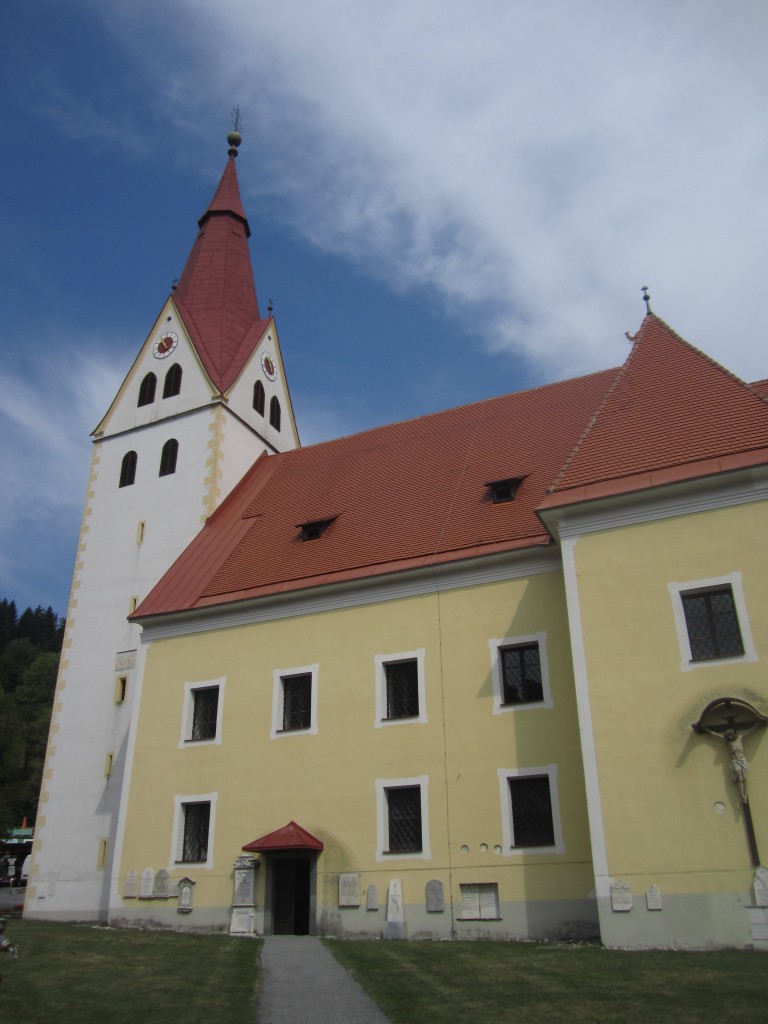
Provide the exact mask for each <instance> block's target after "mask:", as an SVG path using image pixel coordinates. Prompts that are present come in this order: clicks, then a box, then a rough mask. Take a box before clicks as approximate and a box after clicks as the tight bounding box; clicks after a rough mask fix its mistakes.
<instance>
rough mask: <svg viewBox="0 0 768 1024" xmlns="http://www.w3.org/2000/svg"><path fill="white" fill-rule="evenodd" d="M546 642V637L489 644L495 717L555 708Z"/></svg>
mask: <svg viewBox="0 0 768 1024" xmlns="http://www.w3.org/2000/svg"><path fill="white" fill-rule="evenodd" d="M546 641H547V634H546V633H532V634H530V635H529V636H515V637H506V638H505V639H503V640H489V641H488V647H489V650H490V654H491V676H492V681H493V713H494V714H495V715H499V714H502V713H504V712H508V711H514V710H516V709H519V708H529V707H531V708H551V707H552V692H551V690H550V685H549V666H548V661H547V642H546Z"/></svg>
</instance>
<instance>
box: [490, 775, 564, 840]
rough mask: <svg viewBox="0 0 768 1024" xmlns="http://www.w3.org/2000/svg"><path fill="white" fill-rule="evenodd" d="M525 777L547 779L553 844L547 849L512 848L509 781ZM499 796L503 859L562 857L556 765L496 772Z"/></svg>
mask: <svg viewBox="0 0 768 1024" xmlns="http://www.w3.org/2000/svg"><path fill="white" fill-rule="evenodd" d="M528 775H546V776H547V777H548V779H549V801H550V805H551V809H552V832H553V835H554V839H555V841H554V844H553V845H551V846H514V845H513V844H514V838H515V836H514V827H513V821H512V794H511V793H510V789H509V780H510V779H519V778H521V777H523V776H528ZM498 776H499V795H500V797H501V831H502V836H503V840H504V842H503V846H502V854H503V856H505V857H519V856H522V855H524V854H529V853H558V854H559V853H565V844H564V843H563V828H562V823H561V821H560V797H559V795H558V791H557V765H556V764H544V765H539V766H538V767H536V768H499V770H498Z"/></svg>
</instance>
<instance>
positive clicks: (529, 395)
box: [135, 314, 768, 619]
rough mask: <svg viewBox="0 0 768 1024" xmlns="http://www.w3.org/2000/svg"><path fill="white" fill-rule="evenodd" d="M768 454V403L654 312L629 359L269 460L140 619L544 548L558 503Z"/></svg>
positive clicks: (226, 505) (764, 459) (753, 461)
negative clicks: (493, 487)
mask: <svg viewBox="0 0 768 1024" xmlns="http://www.w3.org/2000/svg"><path fill="white" fill-rule="evenodd" d="M759 463H768V402H766V401H765V400H763V399H762V398H761V397H760V395H759V394H758V392H757V391H756V390H754V389H752V388H750V387H749V386H748V385H746V384H743V383H742V382H741V381H739V380H738V379H737V378H736V377H734V376H733V375H732V374H730V373H729V372H728V371H727V370H724V369H723V368H722V367H721V366H719V365H718V364H717V363H715V362H713V361H712V360H711V359H709V358H708V357H707V356H705V355H704V354H703V353H701V352H699V351H698V350H697V349H695V348H693V347H692V346H691V345H689V344H688V343H687V342H685V341H683V339H682V338H680V337H679V336H678V335H677V334H675V333H674V331H672V330H671V329H670V328H669V327H667V325H666V324H665V323H664V322H663V321H662V320H659V319H658V318H657V317H655V316H653V315H652V314H651V315H649V316H647V317H646V318H645V320H644V321H643V324H642V326H641V329H640V331H639V332H638V334H637V335H636V337H635V338H634V339H633V347H632V350H631V352H630V354H629V357H628V359H627V361H626V363H625V364H624V366H623V367H621V368H620V369H612V370H605V371H603V372H602V373H596V374H592V375H590V376H587V377H579V378H576V379H574V380H568V381H561V382H559V383H556V384H550V385H547V386H545V387H540V388H535V389H533V390H530V391H523V392H519V393H517V394H512V395H506V396H504V397H502V398H493V399H489V400H487V401H484V402H478V403H476V404H474V405H467V406H461V407H459V408H456V409H449V410H447V411H446V412H441V413H436V414H434V415H431V416H424V417H422V418H420V419H415V420H409V421H406V422H404V423H396V424H392V425H390V426H385V427H379V428H377V429H375V430H369V431H366V432H365V433H362V434H356V435H353V436H351V437H344V438H341V439H339V440H337V441H329V442H326V443H324V444H318V445H315V446H313V447H309V448H303V449H300V450H297V451H291V452H285V453H283V454H278V455H271V456H266V455H265V456H262V457H261V458H260V459H259V460H258V461H257V462H256V463H255V464H254V465H253V467H252V468H251V470H250V471H249V472H248V473H247V474H246V476H245V477H244V478H243V479H242V480H241V482H240V483H239V484H238V486H237V487H236V488H235V489H234V491H233V492H232V493H231V494H230V496H229V497H228V498H227V499H226V501H224V502H223V503H222V505H221V507H220V508H219V509H218V510H217V512H216V513H215V514H214V515H213V516H212V517H211V518H210V520H209V521H208V523H207V525H206V526H205V527H204V529H203V530H202V531H201V533H200V534H199V535H198V536H197V538H196V539H195V540H194V541H193V542H192V544H191V545H190V547H189V548H188V549H187V550H186V551H185V552H184V553H183V554H182V555H181V557H180V558H179V559H178V561H177V562H176V563H175V564H174V565H173V566H172V567H171V569H170V570H169V571H168V572H167V573H166V574H165V576H164V577H163V578H162V579H161V580H160V582H159V583H158V585H157V586H156V587H155V589H154V590H153V591H152V592H151V593H150V594H149V595H148V597H147V598H146V599H145V600H144V602H143V603H142V604H141V606H140V607H139V609H138V610H137V612H136V614H135V618H138V619H142V618H144V617H147V616H153V615H160V614H164V613H169V612H174V611H183V610H188V609H193V608H205V607H210V606H214V605H220V604H226V603H230V602H234V601H241V600H246V599H249V598H255V597H260V596H266V595H269V594H277V593H283V592H289V591H296V590H300V589H303V588H308V587H315V586H320V585H323V584H330V583H339V582H343V581H348V580H354V579H362V578H366V577H372V576H375V575H382V574H385V573H391V572H395V571H398V570H403V569H410V568H418V567H423V566H429V565H433V564H437V563H441V562H450V561H458V560H460V559H466V558H470V557H473V556H477V555H486V554H493V553H496V552H500V551H510V550H515V549H522V548H531V547H535V546H537V545H545V544H547V543H549V542H550V536H549V534H548V533H547V531H546V530H545V528H544V527H543V525H542V521H541V519H540V518H539V515H538V512H540V511H542V510H544V509H546V508H553V507H557V506H559V505H563V504H568V503H571V502H575V501H584V500H588V499H591V498H595V497H601V496H604V495H609V494H617V493H623V492H628V491H632V490H637V489H639V488H646V487H652V486H658V485H659V484H662V483H669V482H673V481H678V480H683V479H687V478H691V477H694V476H706V475H711V474H716V473H720V472H723V471H724V470H728V469H733V468H739V467H742V466H748V465H757V464H759ZM510 478H521V479H522V483H521V484H520V486H519V488H518V490H517V493H516V495H515V497H514V500H513V501H510V502H506V503H499V504H494V503H493V500H492V496H491V491H490V488H489V487H488V484H489V483H490V482H492V481H500V480H507V479H510ZM553 482H554V483H553ZM320 520H332V521H331V522H330V525H329V526H328V527H327V529H326V530H325V531H324V532H323V533H322V536H321V537H320V538H319V539H317V540H307V541H302V540H301V530H300V526H301V524H305V523H311V522H317V521H320Z"/></svg>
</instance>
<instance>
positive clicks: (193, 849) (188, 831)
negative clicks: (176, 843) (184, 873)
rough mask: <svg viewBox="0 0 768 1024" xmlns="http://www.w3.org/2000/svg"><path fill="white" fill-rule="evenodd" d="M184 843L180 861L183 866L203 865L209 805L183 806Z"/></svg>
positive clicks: (206, 846) (205, 851)
mask: <svg viewBox="0 0 768 1024" xmlns="http://www.w3.org/2000/svg"><path fill="white" fill-rule="evenodd" d="M183 808H184V841H183V844H182V850H181V859H182V861H184V863H185V864H196V863H203V862H204V861H206V860H207V859H208V829H209V827H210V823H211V805H210V803H208V801H206V802H205V803H194V804H184V805H183Z"/></svg>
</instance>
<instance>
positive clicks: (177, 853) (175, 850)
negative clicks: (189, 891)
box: [168, 793, 219, 870]
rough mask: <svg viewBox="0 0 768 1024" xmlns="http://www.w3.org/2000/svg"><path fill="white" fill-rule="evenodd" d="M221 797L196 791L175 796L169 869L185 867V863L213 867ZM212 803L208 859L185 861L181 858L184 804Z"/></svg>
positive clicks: (216, 794) (209, 821)
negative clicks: (218, 802) (217, 808)
mask: <svg viewBox="0 0 768 1024" xmlns="http://www.w3.org/2000/svg"><path fill="white" fill-rule="evenodd" d="M218 798H219V794H218V793H196V794H185V795H184V796H175V797H174V798H173V832H172V839H171V858H170V861H169V863H168V868H169V870H170V869H172V868H178V867H183V866H184V865H185V864H189V866H190V867H192V868H212V867H213V840H214V835H215V832H216V801H217V800H218ZM204 803H207V804H210V808H211V814H210V818H209V819H208V849H207V851H206V860H205V862H203V861H199V860H196V861H189V862H187V861H183V860H182V859H181V857H182V854H183V852H184V805H185V804H204Z"/></svg>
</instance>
